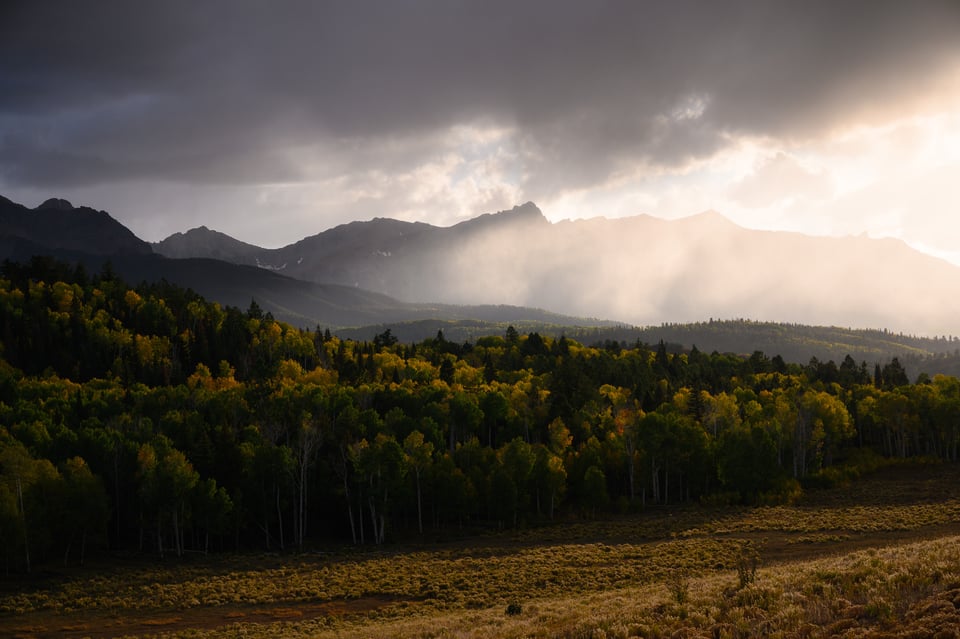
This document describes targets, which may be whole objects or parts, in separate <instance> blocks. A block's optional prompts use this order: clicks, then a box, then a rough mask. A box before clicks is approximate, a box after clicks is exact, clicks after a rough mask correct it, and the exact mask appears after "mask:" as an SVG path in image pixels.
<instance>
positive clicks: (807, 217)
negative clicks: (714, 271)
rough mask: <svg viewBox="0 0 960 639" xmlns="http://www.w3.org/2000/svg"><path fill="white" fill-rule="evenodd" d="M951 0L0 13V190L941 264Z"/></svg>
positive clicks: (124, 215) (957, 47) (293, 228)
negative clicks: (799, 242) (753, 240)
mask: <svg viewBox="0 0 960 639" xmlns="http://www.w3.org/2000/svg"><path fill="white" fill-rule="evenodd" d="M958 183H960V2H958V1H957V0H948V1H943V2H933V1H926V0H916V1H910V2H901V1H897V2H888V1H884V0H864V1H855V0H851V1H845V2H834V1H816V0H814V1H805V2H780V1H775V0H770V1H768V0H762V1H754V2H738V1H735V0H734V1H724V2H712V1H703V2H687V1H683V0H680V1H671V2H644V1H637V2H632V1H631V2H628V1H622V2H603V1H596V2H594V1H590V2H580V1H578V2H570V1H566V0H545V1H529V2H501V1H498V0H493V1H491V0H477V1H470V0H436V1H434V2H423V1H418V0H411V1H397V2H393V1H383V2H368V1H364V0H353V1H348V2H336V1H312V0H311V1H309V2H293V1H280V2H261V1H257V2H252V1H244V0H212V1H205V2H193V1H182V0H165V1H164V2H120V1H108V0H104V1H97V2H85V1H78V2H29V1H28V2H18V1H7V2H4V3H3V4H2V5H0V194H2V195H4V196H5V197H7V198H9V199H12V200H14V201H17V202H20V203H22V204H25V205H27V206H30V207H33V206H37V205H38V204H40V203H41V202H43V201H44V200H46V199H47V198H50V197H62V198H66V199H68V200H70V201H71V202H73V203H74V204H75V205H88V206H92V207H94V208H97V209H105V210H107V211H109V212H110V213H111V214H112V215H113V216H114V217H115V218H117V219H118V220H120V221H121V222H122V223H124V224H125V225H127V226H128V227H129V228H130V229H131V230H133V231H134V232H135V233H136V234H137V235H139V236H140V237H141V238H143V239H146V240H149V241H158V240H160V239H162V238H164V237H166V236H167V235H169V234H171V233H174V232H177V231H184V230H187V229H189V228H193V227H196V226H199V225H201V224H202V225H206V226H208V227H210V228H213V229H216V230H220V231H223V232H225V233H228V234H230V235H232V236H234V237H236V238H238V239H241V240H244V241H247V242H251V243H254V244H258V245H260V246H265V247H278V246H282V245H285V244H289V243H292V242H294V241H296V240H298V239H300V238H302V237H304V236H308V235H313V234H316V233H319V232H321V231H323V230H325V229H327V228H331V227H333V226H336V225H338V224H342V223H345V222H349V221H352V220H367V219H371V218H374V217H392V218H397V219H403V220H409V221H424V222H429V223H432V224H436V225H440V226H447V225H451V224H455V223H457V222H459V221H462V220H465V219H469V218H471V217H475V216H477V215H480V214H483V213H489V212H494V211H498V210H503V209H509V208H511V207H513V206H514V205H517V204H521V203H523V202H526V201H533V202H535V203H536V204H537V205H538V206H539V207H540V209H541V210H542V211H543V212H544V214H545V215H546V216H547V217H548V218H549V219H550V220H552V221H558V220H561V219H576V218H587V217H597V216H605V217H608V218H613V217H623V216H630V215H638V214H647V215H652V216H657V217H662V218H667V219H673V218H679V217H684V216H688V215H693V214H696V213H700V212H702V211H705V210H715V211H718V212H720V213H721V214H722V215H724V216H726V217H728V218H729V219H731V220H732V221H734V222H736V223H737V224H739V225H742V226H745V227H749V228H757V229H773V230H791V231H800V232H803V233H808V234H814V235H861V234H867V235H868V236H870V237H896V238H900V239H903V240H904V241H906V242H908V243H909V244H910V245H911V246H914V247H916V248H919V249H921V250H924V251H927V252H929V253H931V254H934V255H937V256H940V257H943V258H945V259H949V260H951V261H953V262H955V263H957V264H960V204H958V203H960V197H958V196H957V193H958V190H957V184H958Z"/></svg>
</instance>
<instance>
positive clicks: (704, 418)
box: [0, 259, 960, 571]
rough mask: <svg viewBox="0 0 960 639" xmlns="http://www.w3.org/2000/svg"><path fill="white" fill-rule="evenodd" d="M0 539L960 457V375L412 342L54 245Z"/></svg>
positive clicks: (250, 534) (488, 514) (394, 510)
mask: <svg viewBox="0 0 960 639" xmlns="http://www.w3.org/2000/svg"><path fill="white" fill-rule="evenodd" d="M0 340H2V353H0V354H2V357H3V361H2V362H0V539H3V540H4V543H3V544H2V547H0V556H2V558H3V564H4V566H5V569H6V570H8V571H11V570H12V571H22V570H29V569H31V567H33V566H36V565H37V564H38V563H42V562H53V561H58V562H67V563H72V562H77V561H82V560H83V557H84V554H85V553H86V552H87V551H88V549H89V548H91V547H94V548H96V549H97V550H101V551H102V550H103V549H111V550H118V549H129V550H139V551H142V552H144V553H157V554H160V555H164V554H182V553H184V552H187V551H204V552H207V551H209V550H232V549H238V548H264V549H271V550H276V549H287V548H296V547H302V546H303V545H305V544H310V543H311V542H313V541H318V540H330V539H337V540H343V541H347V542H352V543H356V544H373V543H384V542H387V541H390V540H391V539H395V538H397V537H398V536H404V537H408V536H417V535H432V534H435V532H436V531H444V530H448V529H453V528H459V527H461V526H464V525H468V526H493V527H519V526H524V525H529V524H531V523H535V522H541V521H549V520H551V519H556V518H560V517H591V516H595V515H597V514H598V513H602V512H606V511H613V510H620V511H625V510H631V509H641V508H649V507H655V506H658V505H662V504H673V503H678V502H690V501H698V500H699V501H709V502H711V503H733V502H742V503H761V502H779V501H789V500H790V499H791V498H793V497H795V496H797V495H798V494H799V493H800V492H801V491H802V490H804V489H809V488H811V487H816V486H820V485H824V484H829V483H832V482H835V481H838V480H841V479H843V478H844V477H846V476H849V475H850V474H852V473H856V472H858V470H860V469H863V468H866V467H873V466H876V465H877V464H881V463H884V461H883V459H884V458H889V459H899V458H906V457H911V456H920V455H922V456H930V457H937V458H941V459H944V460H948V461H955V460H956V457H957V444H958V440H960V380H957V379H956V378H953V377H944V376H936V377H934V378H933V379H929V378H922V379H920V380H919V383H916V384H911V383H910V380H909V379H908V378H907V375H906V373H905V371H904V369H903V367H902V366H901V365H900V362H899V361H898V360H893V361H891V362H889V363H887V364H885V365H883V366H879V365H878V366H876V367H874V368H870V367H868V366H866V365H864V364H861V363H858V362H857V361H856V360H855V359H853V358H852V357H846V358H844V359H843V360H841V361H840V362H839V363H835V362H833V361H826V362H820V361H814V362H811V363H810V364H809V365H807V366H800V365H792V364H786V363H785V362H784V360H783V358H782V357H780V356H779V355H777V354H773V353H771V354H763V353H761V352H759V351H757V352H755V353H753V355H751V356H750V357H740V356H734V355H722V354H717V353H714V354H711V355H708V354H706V353H704V352H701V351H699V350H696V349H692V350H690V351H686V352H682V353H669V352H668V350H667V348H666V347H665V345H664V344H662V343H660V344H658V345H653V346H648V345H647V344H644V343H643V342H642V341H637V342H636V343H634V344H632V345H629V346H628V347H625V346H624V345H623V344H621V343H619V342H615V341H610V342H608V343H607V345H606V346H605V347H588V346H584V345H582V344H581V343H578V342H577V341H574V340H571V339H568V338H565V337H558V338H551V337H546V336H542V335H540V334H538V333H535V332H532V333H528V334H526V335H523V334H520V333H519V332H518V331H516V330H515V329H513V328H508V329H506V331H505V332H504V334H503V335H502V336H492V337H482V338H478V339H476V340H475V341H473V342H459V341H452V340H448V339H446V338H445V337H444V335H443V334H442V333H438V334H437V335H436V337H433V338H430V339H427V340H423V341H420V342H418V343H400V342H399V341H398V340H397V339H396V338H395V337H394V336H393V335H392V333H391V331H390V330H389V329H387V330H384V332H382V333H380V334H378V335H376V336H375V337H374V338H373V339H372V340H370V341H350V340H342V339H340V338H338V337H336V336H333V335H331V334H330V332H329V331H327V330H324V329H323V328H322V327H318V328H317V329H316V330H312V331H309V330H302V329H295V328H292V327H290V326H288V325H286V324H283V323H280V322H277V321H275V320H274V319H273V318H272V317H270V316H269V314H264V313H262V312H261V310H260V309H259V308H258V307H257V306H256V305H255V304H251V306H250V308H248V309H247V310H245V311H242V310H239V309H236V308H221V307H220V306H219V305H217V304H213V303H209V302H207V301H205V300H203V299H202V298H200V297H199V296H197V295H195V294H193V293H191V292H190V291H187V290H183V289H180V288H177V287H174V286H171V285H166V284H156V285H144V286H140V287H137V288H131V287H129V286H128V285H127V284H125V283H124V282H122V281H121V280H119V279H118V278H117V277H115V276H114V275H113V274H112V273H110V272H109V270H107V271H105V272H101V273H98V274H96V275H91V274H89V273H86V272H84V270H83V269H82V268H79V267H70V266H66V265H63V264H60V263H57V262H54V261H51V260H45V259H36V260H34V261H33V262H31V263H30V264H28V265H18V264H12V263H6V264H4V266H3V269H2V272H0Z"/></svg>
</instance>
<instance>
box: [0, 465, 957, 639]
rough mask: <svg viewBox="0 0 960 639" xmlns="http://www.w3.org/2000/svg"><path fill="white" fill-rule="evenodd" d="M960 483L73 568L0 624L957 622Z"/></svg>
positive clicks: (175, 627)
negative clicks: (485, 532)
mask: <svg viewBox="0 0 960 639" xmlns="http://www.w3.org/2000/svg"><path fill="white" fill-rule="evenodd" d="M951 479H955V478H951ZM911 482H913V484H915V485H914V490H913V491H910V490H907V491H905V490H903V486H904V485H907V484H910V483H911ZM917 485H918V486H920V487H921V488H920V489H916V486H917ZM955 485H957V484H956V483H951V484H943V483H929V482H919V483H917V482H916V481H915V478H913V477H906V478H902V479H901V480H899V481H896V482H889V481H880V480H876V481H874V482H873V484H872V492H871V493H870V495H871V496H870V499H864V502H865V503H860V504H856V503H848V501H852V500H848V499H847V497H846V496H847V495H855V494H857V491H859V490H861V489H862V488H863V485H858V486H857V487H856V488H854V489H845V491H846V492H845V491H844V490H838V491H832V492H828V493H823V494H820V495H818V496H815V497H814V498H813V499H812V500H809V501H807V502H805V503H803V504H801V505H799V506H797V507H793V508H787V507H776V508H757V509H738V510H710V509H701V508H684V509H665V510H661V511H658V512H652V513H647V514H644V515H639V516H631V517H625V518H620V519H616V520H612V521H602V522H583V523H574V524H567V525H560V526H555V527H549V528H544V529H531V530H526V531H520V532H508V533H503V534H500V535H491V536H487V537H482V538H478V539H475V540H473V541H470V542H457V543H452V544H448V545H441V546H433V547H412V548H407V549H403V548H393V549H389V550H386V551H383V550H379V551H352V552H349V553H347V554H339V555H329V554H316V555H292V556H256V557H253V556H243V557H221V558H213V559H210V560H204V561H196V562H194V563H189V564H179V565H176V564H172V565H168V566H161V567H156V566H154V567H141V568H137V569H123V570H120V569H114V570H110V571H102V572H100V573H99V574H96V575H89V574H87V575H86V576H84V573H80V574H78V575H75V576H73V577H70V578H66V579H63V580H62V581H58V582H56V583H55V584H54V585H52V586H49V587H45V588H39V589H33V590H28V589H23V590H22V591H20V592H14V593H10V594H6V595H4V596H2V597H0V610H2V611H3V612H2V613H0V635H5V634H11V635H15V634H19V635H23V636H31V637H53V636H71V637H74V636H75V637H80V636H91V637H112V636H166V637H193V638H211V639H212V638H221V637H223V638H226V637H231V638H233V637H237V636H243V637H317V638H326V637H331V638H332V637H338V638H351V637H355V638H359V637H374V636H376V637H398V638H401V639H425V638H428V637H432V638H439V637H450V638H464V639H466V638H469V639H486V638H493V637H505V638H507V639H511V638H515V639H519V638H521V637H529V638H542V639H567V638H569V639H572V638H578V637H585V638H586V637H731V638H733V637H826V636H843V637H877V638H879V637H887V636H904V637H906V636H924V637H935V636H960V613H958V612H957V610H958V608H960V537H957V536H955V535H957V534H960V525H958V522H960V516H958V515H960V512H958V501H957V499H956V497H955V496H954V495H953V494H943V491H944V490H949V491H951V493H952V486H955ZM884 490H890V491H891V494H893V495H896V497H895V498H892V499H891V500H890V501H891V503H890V504H889V505H886V506H884V505H883V491H884ZM917 539H922V541H916V540H917ZM755 556H756V557H759V558H760V565H759V567H757V564H756V563H754V562H753V561H752V559H753V558H754V557H755ZM508 607H510V608H511V612H513V613H517V614H508V612H507V609H508ZM518 609H519V610H518ZM944 633H947V634H944ZM950 633H953V634H950Z"/></svg>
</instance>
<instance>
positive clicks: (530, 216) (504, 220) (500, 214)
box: [450, 202, 549, 229]
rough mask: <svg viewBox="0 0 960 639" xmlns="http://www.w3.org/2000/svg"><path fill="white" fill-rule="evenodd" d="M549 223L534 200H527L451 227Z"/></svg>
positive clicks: (465, 227)
mask: <svg viewBox="0 0 960 639" xmlns="http://www.w3.org/2000/svg"><path fill="white" fill-rule="evenodd" d="M538 222H543V223H546V224H549V221H548V220H547V218H546V216H544V214H543V212H542V211H541V210H540V209H539V208H538V207H537V205H536V204H534V203H533V202H526V203H524V204H520V205H518V206H515V207H513V208H512V209H507V210H504V211H497V212H496V213H485V214H483V215H480V216H477V217H475V218H472V219H470V220H466V221H464V222H460V223H459V224H455V225H453V226H452V227H450V228H454V229H479V228H487V227H490V226H493V225H498V224H511V223H538Z"/></svg>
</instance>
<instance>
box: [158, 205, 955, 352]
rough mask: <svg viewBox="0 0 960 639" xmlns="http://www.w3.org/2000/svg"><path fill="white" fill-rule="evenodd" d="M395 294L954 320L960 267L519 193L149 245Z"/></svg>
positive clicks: (837, 242) (874, 321) (819, 320)
mask: <svg viewBox="0 0 960 639" xmlns="http://www.w3.org/2000/svg"><path fill="white" fill-rule="evenodd" d="M154 250H155V251H156V252H158V253H160V254H162V255H166V256H168V257H178V258H183V257H215V256H216V257H219V258H221V259H226V260H229V261H231V262H234V263H237V264H248V265H258V266H260V267H261V268H265V269H269V270H272V271H274V272H277V273H282V274H285V275H289V276H291V277H294V278H297V279H300V280H304V281H311V282H317V283H320V282H323V283H335V284H341V285H345V286H356V287H359V288H362V289H367V290H370V291H374V292H377V293H382V294H387V295H390V296H393V297H396V298H399V299H402V300H405V301H408V302H432V303H437V302H440V303H446V304H477V303H485V304H511V305H516V306H524V307H536V308H546V309H550V310H551V311H554V312H557V313H562V314H566V315H572V316H578V317H604V318H610V319H614V320H617V321H620V322H624V323H629V324H633V325H649V324H654V325H655V324H660V323H662V322H665V321H666V322H691V321H701V320H704V319H707V318H710V317H714V318H735V317H749V318H754V319H763V320H775V321H782V322H790V323H803V324H814V325H840V326H856V327H887V328H891V329H896V330H898V331H909V332H918V333H923V334H928V335H939V334H953V333H955V332H957V330H956V328H957V326H958V323H957V318H958V317H960V268H958V267H956V266H953V265H951V264H949V263H947V262H945V261H943V260H940V259H937V258H934V257H931V256H929V255H926V254H924V253H921V252H919V251H916V250H914V249H912V248H910V247H909V246H908V245H906V244H905V243H903V242H901V241H899V240H894V239H870V238H866V237H843V238H831V237H812V236H807V235H802V234H799V233H788V232H771V231H757V230H750V229H746V228H742V227H739V226H737V225H735V224H733V223H732V222H730V221H729V220H727V219H726V218H724V217H723V216H721V215H720V214H718V213H715V212H707V213H703V214H700V215H696V216H692V217H688V218H683V219H679V220H672V221H669V220H662V219H658V218H654V217H650V216H645V215H640V216H636V217H630V218H618V219H604V218H593V219H588V220H577V221H563V222H558V223H553V224H552V223H550V222H549V221H548V220H547V219H546V218H545V217H544V216H543V214H542V213H541V212H540V210H539V209H537V207H536V206H535V205H534V204H532V203H529V202H528V203H526V204H524V205H522V206H518V207H516V208H514V209H512V210H509V211H502V212H500V213H496V214H488V215H483V216H480V217H478V218H475V219H472V220H469V221H466V222H463V223H460V224H457V225H455V226H451V227H435V226H431V225H428V224H423V223H412V222H401V221H397V220H391V219H374V220H370V221H366V222H353V223H350V224H345V225H342V226H338V227H336V228H333V229H330V230H327V231H324V232H323V233H319V234H317V235H313V236H310V237H307V238H304V239H302V240H300V241H298V242H296V243H293V244H290V245H288V246H285V247H282V248H278V249H264V248H259V247H255V246H252V245H250V244H245V243H242V242H239V241H237V240H234V239H233V238H230V237H229V236H226V235H223V234H221V233H217V232H215V231H210V230H209V229H205V228H202V227H201V228H198V229H193V230H191V231H188V232H187V233H184V234H176V235H173V236H171V237H168V238H167V239H165V240H164V241H162V242H160V243H158V244H155V245H154Z"/></svg>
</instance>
